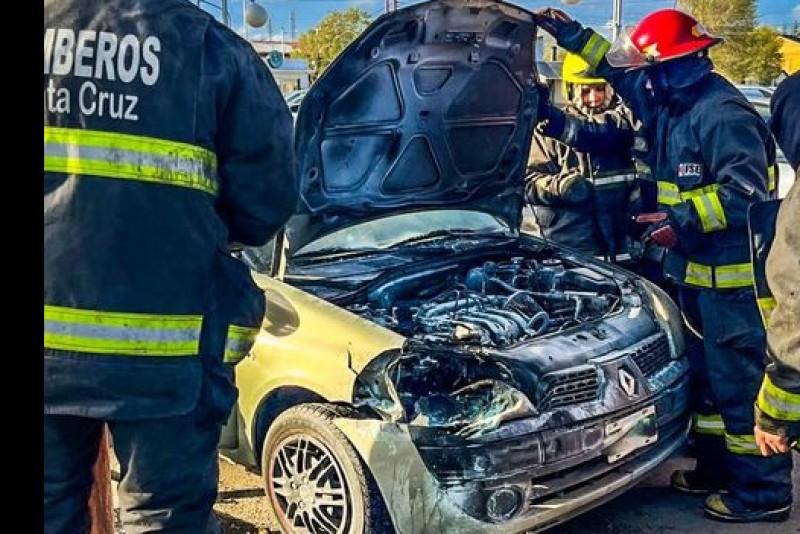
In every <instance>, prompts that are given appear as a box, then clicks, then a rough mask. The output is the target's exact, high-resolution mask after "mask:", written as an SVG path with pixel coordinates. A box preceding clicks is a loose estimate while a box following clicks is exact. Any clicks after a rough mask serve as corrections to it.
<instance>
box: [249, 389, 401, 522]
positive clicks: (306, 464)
mask: <svg viewBox="0 0 800 534" xmlns="http://www.w3.org/2000/svg"><path fill="white" fill-rule="evenodd" d="M350 413H352V412H351V411H350V410H349V409H348V408H344V407H341V406H334V405H328V404H302V405H299V406H295V407H294V408H290V409H288V410H286V411H285V412H283V413H282V414H281V415H279V416H278V417H277V418H276V419H275V421H274V422H273V423H272V425H271V426H270V428H269V431H268V432H267V437H266V439H265V440H264V446H263V448H262V452H261V465H262V470H263V478H264V485H265V490H266V494H267V498H268V502H269V505H270V507H271V508H272V511H273V513H274V515H275V517H276V518H277V519H278V521H279V522H280V524H281V530H282V531H283V532H285V533H287V534H362V533H363V534H373V533H374V534H391V533H393V532H394V529H393V528H392V526H391V521H390V519H389V515H388V513H387V511H386V507H385V505H384V503H383V499H382V498H381V494H380V492H379V490H378V488H377V486H376V484H375V481H374V480H373V478H372V476H371V474H370V473H369V471H368V470H367V468H366V466H365V465H364V463H363V462H362V461H361V458H360V457H359V455H358V453H357V452H356V450H355V449H354V448H353V446H352V445H351V444H350V442H349V441H348V439H347V437H346V436H345V435H344V434H343V433H342V432H341V431H340V430H339V429H338V428H337V427H336V426H335V425H334V424H333V423H332V420H333V419H334V418H336V417H342V416H345V417H346V416H347V415H348V414H350Z"/></svg>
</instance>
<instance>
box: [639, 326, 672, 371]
mask: <svg viewBox="0 0 800 534" xmlns="http://www.w3.org/2000/svg"><path fill="white" fill-rule="evenodd" d="M631 358H633V361H634V362H635V363H636V366H637V367H638V368H639V370H640V371H641V372H642V374H643V375H644V376H646V377H648V378H650V377H651V376H653V375H654V374H656V373H657V372H659V371H660V370H661V369H663V368H664V367H666V366H667V365H668V364H669V362H670V355H669V342H668V341H667V336H665V335H664V334H660V335H659V336H657V337H656V338H655V339H654V340H652V341H649V342H647V343H644V344H643V345H642V346H640V347H639V348H638V349H636V351H635V352H634V353H633V354H631Z"/></svg>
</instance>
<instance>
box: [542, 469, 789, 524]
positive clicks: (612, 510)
mask: <svg viewBox="0 0 800 534" xmlns="http://www.w3.org/2000/svg"><path fill="white" fill-rule="evenodd" d="M794 457H795V468H794V472H793V473H792V481H793V482H794V502H795V506H794V509H793V510H792V516H791V519H790V520H789V521H788V522H785V523H754V524H749V525H741V524H731V523H719V522H716V521H711V520H709V519H706V518H705V516H704V515H703V500H704V497H702V496H694V495H684V494H680V493H677V492H675V491H674V490H672V489H670V487H669V476H670V474H671V473H672V471H674V470H675V469H687V468H691V467H692V465H693V463H694V462H693V461H692V460H689V459H687V458H683V457H675V458H673V459H671V460H669V461H668V462H666V463H665V464H664V465H663V466H661V467H660V468H659V469H658V470H657V471H655V472H653V474H652V475H651V476H650V477H649V478H647V479H645V480H643V481H642V482H641V483H639V485H637V486H636V487H634V488H633V489H631V490H630V491H628V492H627V493H624V494H622V495H621V496H619V497H617V498H616V499H615V500H613V501H610V502H608V503H606V504H604V505H602V506H600V507H598V508H595V509H594V510H591V511H589V512H586V513H585V514H583V515H581V516H578V517H576V518H575V519H573V520H571V521H569V522H567V523H564V524H562V525H560V526H557V527H555V528H552V529H550V530H548V531H547V534H690V533H692V534H696V533H700V532H702V533H703V534H793V533H800V455H798V454H795V455H794Z"/></svg>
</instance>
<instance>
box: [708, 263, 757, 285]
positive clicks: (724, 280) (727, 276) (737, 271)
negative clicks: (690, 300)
mask: <svg viewBox="0 0 800 534" xmlns="http://www.w3.org/2000/svg"><path fill="white" fill-rule="evenodd" d="M714 281H715V282H716V286H717V287H723V288H732V287H750V286H751V285H753V283H754V282H753V265H752V264H750V263H738V264H733V265H721V266H719V267H716V268H715V269H714Z"/></svg>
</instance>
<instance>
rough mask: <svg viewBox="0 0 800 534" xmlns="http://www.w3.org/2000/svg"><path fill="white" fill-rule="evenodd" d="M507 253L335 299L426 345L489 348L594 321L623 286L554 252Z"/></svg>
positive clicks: (614, 304)
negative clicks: (540, 255) (542, 255)
mask: <svg viewBox="0 0 800 534" xmlns="http://www.w3.org/2000/svg"><path fill="white" fill-rule="evenodd" d="M505 258H507V259H495V258H493V259H486V258H483V259H479V260H477V261H476V260H474V259H473V260H472V261H461V262H448V263H447V264H444V265H441V264H440V265H432V266H429V267H427V268H426V267H424V266H420V267H419V268H413V269H407V268H406V269H402V270H398V271H399V272H397V273H392V274H391V275H389V273H387V276H383V277H380V279H378V280H374V281H372V282H371V283H369V284H367V287H366V288H365V289H364V290H363V291H360V292H359V293H358V294H359V295H360V298H348V299H344V300H343V301H342V302H337V304H339V305H341V306H343V307H344V308H346V309H347V310H349V311H350V312H352V313H355V314H356V315H358V316H360V317H362V318H364V319H367V320H369V321H372V322H374V323H377V324H379V325H381V326H383V327H385V328H389V329H391V330H393V331H395V332H398V333H400V334H401V335H404V336H406V337H410V338H415V339H418V340H420V341H424V342H427V343H435V344H451V345H452V344H455V345H478V346H489V347H504V346H508V345H511V344H514V343H518V342H521V341H525V340H528V339H532V338H535V337H537V336H541V335H544V334H548V333H552V332H556V331H559V330H563V329H565V328H568V327H571V326H575V325H578V324H581V323H585V322H587V321H593V320H595V319H598V318H601V317H603V316H605V315H606V314H609V313H612V312H614V311H615V310H616V309H617V308H618V305H619V303H620V290H619V288H618V286H617V284H616V283H615V282H614V280H613V279H611V278H610V277H607V276H605V275H604V274H601V273H599V272H597V271H594V270H592V269H589V268H587V267H582V266H579V265H577V264H572V263H571V262H569V260H562V259H559V258H556V257H547V258H532V257H524V256H521V255H520V256H513V257H511V258H508V256H507V255H506V256H505ZM307 289H309V290H311V291H313V289H312V288H307ZM330 300H333V301H336V300H339V299H330Z"/></svg>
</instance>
